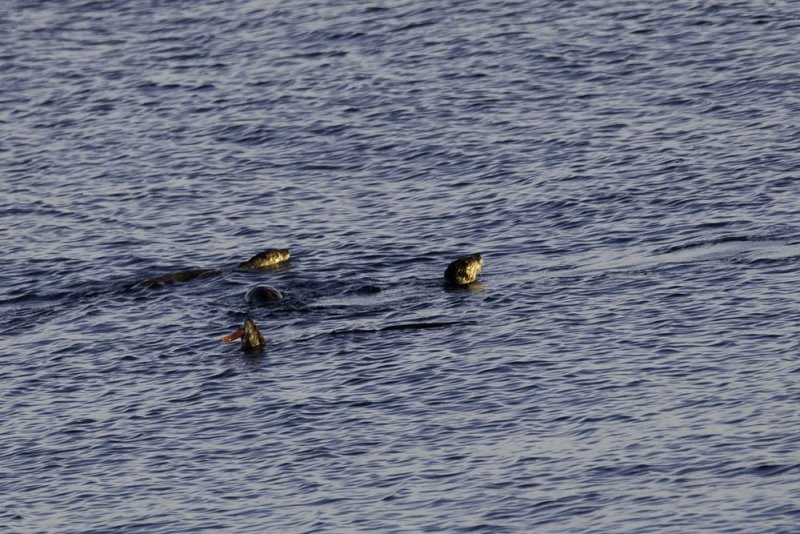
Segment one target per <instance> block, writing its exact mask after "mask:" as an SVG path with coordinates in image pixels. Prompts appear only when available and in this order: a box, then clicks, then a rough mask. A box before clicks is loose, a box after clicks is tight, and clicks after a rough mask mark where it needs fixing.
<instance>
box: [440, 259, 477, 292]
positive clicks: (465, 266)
mask: <svg viewBox="0 0 800 534" xmlns="http://www.w3.org/2000/svg"><path fill="white" fill-rule="evenodd" d="M481 267H483V256H481V255H480V254H473V255H471V256H464V257H463V258H458V259H457V260H455V261H454V262H451V263H450V265H448V266H447V269H446V270H445V271H444V281H445V283H446V284H448V285H455V286H464V285H467V284H471V283H472V282H474V281H475V279H476V278H477V277H478V273H479V272H481Z"/></svg>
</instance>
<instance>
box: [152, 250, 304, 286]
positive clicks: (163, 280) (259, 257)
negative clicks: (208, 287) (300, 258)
mask: <svg viewBox="0 0 800 534" xmlns="http://www.w3.org/2000/svg"><path fill="white" fill-rule="evenodd" d="M288 259H289V249H287V248H281V249H278V248H268V249H267V250H265V251H263V252H259V253H258V254H256V255H255V256H253V257H252V258H250V259H249V260H247V261H244V262H242V263H240V264H239V268H240V269H264V268H268V267H274V266H276V265H278V264H279V263H282V262H284V261H286V260H288ZM222 273H223V271H222V270H221V269H187V270H185V271H178V272H176V273H167V274H162V275H161V276H156V277H153V278H148V279H147V280H144V281H143V282H139V284H137V287H147V288H152V287H159V286H161V285H162V284H176V283H179V282H188V281H190V280H194V279H195V278H206V277H210V276H219V275H221V274H222Z"/></svg>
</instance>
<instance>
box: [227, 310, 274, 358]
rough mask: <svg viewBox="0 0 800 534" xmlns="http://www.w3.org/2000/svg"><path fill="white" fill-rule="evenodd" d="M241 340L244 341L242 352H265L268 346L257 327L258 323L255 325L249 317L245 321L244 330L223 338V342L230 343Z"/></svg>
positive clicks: (241, 329)
mask: <svg viewBox="0 0 800 534" xmlns="http://www.w3.org/2000/svg"><path fill="white" fill-rule="evenodd" d="M239 338H241V339H242V350H243V351H245V352H256V351H260V350H263V349H264V346H265V345H266V344H267V342H266V341H265V340H264V336H262V335H261V332H260V331H259V329H258V327H257V326H256V323H254V322H253V320H252V319H250V318H249V317H248V318H246V319H245V320H244V325H243V326H242V328H240V329H239V330H237V331H236V332H234V333H233V334H231V335H229V336H225V337H223V338H222V341H225V342H226V343H228V342H231V341H235V340H237V339H239Z"/></svg>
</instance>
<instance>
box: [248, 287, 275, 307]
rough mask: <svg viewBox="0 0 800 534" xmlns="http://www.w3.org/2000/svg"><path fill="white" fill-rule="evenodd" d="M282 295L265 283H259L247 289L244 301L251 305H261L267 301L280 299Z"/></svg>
mask: <svg viewBox="0 0 800 534" xmlns="http://www.w3.org/2000/svg"><path fill="white" fill-rule="evenodd" d="M282 298H283V295H282V294H281V292H280V291H278V290H277V289H275V288H274V287H272V286H268V285H266V284H259V285H257V286H253V287H251V288H250V289H248V290H247V293H245V295H244V301H245V302H246V303H248V304H250V305H251V306H262V305H264V304H266V303H268V302H273V301H276V300H281V299H282Z"/></svg>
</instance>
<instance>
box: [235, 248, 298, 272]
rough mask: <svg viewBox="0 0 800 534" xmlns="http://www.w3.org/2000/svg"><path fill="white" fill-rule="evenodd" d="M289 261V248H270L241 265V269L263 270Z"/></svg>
mask: <svg viewBox="0 0 800 534" xmlns="http://www.w3.org/2000/svg"><path fill="white" fill-rule="evenodd" d="M288 259H289V249H288V248H268V249H267V250H265V251H264V252H259V253H258V254H256V255H255V256H253V257H252V258H250V259H249V260H247V261H243V262H242V263H240V264H239V268H241V269H263V268H265V267H273V266H275V265H278V264H279V263H283V262H285V261H286V260H288Z"/></svg>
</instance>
